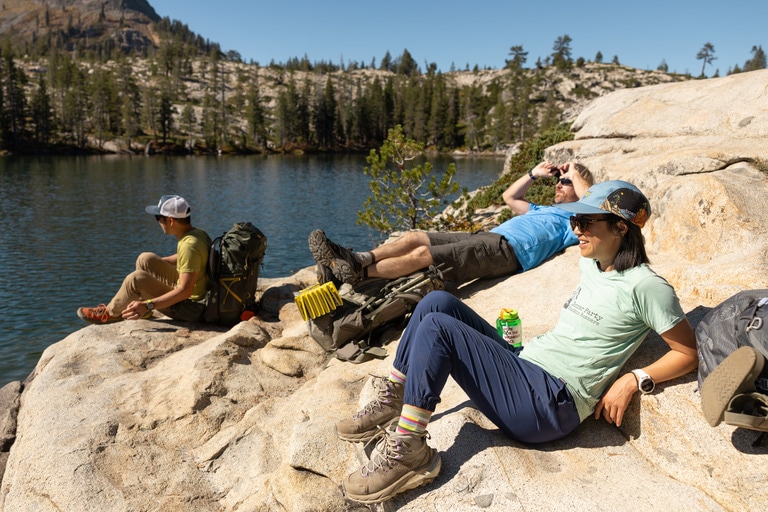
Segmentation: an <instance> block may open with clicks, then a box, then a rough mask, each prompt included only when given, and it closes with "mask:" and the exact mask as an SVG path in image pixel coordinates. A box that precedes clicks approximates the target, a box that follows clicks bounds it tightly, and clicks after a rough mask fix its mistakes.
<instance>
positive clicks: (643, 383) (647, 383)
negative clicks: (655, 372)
mask: <svg viewBox="0 0 768 512" xmlns="http://www.w3.org/2000/svg"><path fill="white" fill-rule="evenodd" d="M632 373H633V374H634V376H635V378H636V379H637V389H639V390H640V392H641V393H642V394H644V395H647V394H648V393H652V392H653V390H654V389H655V388H656V383H655V382H653V378H652V377H651V376H650V375H648V374H647V373H645V372H644V371H643V370H639V369H638V370H632Z"/></svg>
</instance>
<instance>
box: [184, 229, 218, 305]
mask: <svg viewBox="0 0 768 512" xmlns="http://www.w3.org/2000/svg"><path fill="white" fill-rule="evenodd" d="M210 247H211V237H209V236H208V233H206V232H205V231H203V230H202V229H198V228H194V229H192V230H190V231H189V232H188V233H187V234H185V235H184V236H183V237H181V239H180V240H179V242H178V243H177V244H176V271H177V272H178V273H179V274H184V273H187V272H197V280H196V281H195V287H194V288H193V289H192V296H191V297H190V298H189V300H192V301H200V300H202V299H204V298H205V292H206V289H207V287H208V276H207V274H206V265H208V251H209V249H210Z"/></svg>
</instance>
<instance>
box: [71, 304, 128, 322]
mask: <svg viewBox="0 0 768 512" xmlns="http://www.w3.org/2000/svg"><path fill="white" fill-rule="evenodd" d="M77 316H79V317H80V318H82V319H83V320H85V321H86V322H90V323H92V324H111V323H113V322H120V321H122V319H123V317H122V316H110V315H109V312H108V311H107V306H106V304H99V305H98V306H96V307H95V308H77Z"/></svg>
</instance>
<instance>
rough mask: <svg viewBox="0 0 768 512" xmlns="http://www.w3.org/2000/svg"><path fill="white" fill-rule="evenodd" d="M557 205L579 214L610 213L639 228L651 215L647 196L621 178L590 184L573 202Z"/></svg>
mask: <svg viewBox="0 0 768 512" xmlns="http://www.w3.org/2000/svg"><path fill="white" fill-rule="evenodd" d="M557 207H558V208H562V209H563V210H565V211H569V212H573V213H581V214H605V213H612V214H614V215H618V216H619V217H621V218H622V219H624V220H626V221H629V222H631V223H632V224H635V225H637V226H639V227H641V228H642V227H643V226H645V223H646V221H647V220H648V218H649V217H650V216H651V203H650V202H649V201H648V198H647V197H645V195H643V193H642V192H640V189H638V188H637V187H636V186H634V185H633V184H631V183H628V182H626V181H621V180H610V181H604V182H602V183H598V184H596V185H592V186H591V187H589V189H587V191H586V192H584V195H583V196H582V197H581V199H579V200H578V201H576V202H575V203H561V204H558V205H557Z"/></svg>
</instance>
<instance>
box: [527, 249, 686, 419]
mask: <svg viewBox="0 0 768 512" xmlns="http://www.w3.org/2000/svg"><path fill="white" fill-rule="evenodd" d="M579 270H580V271H581V281H580V282H579V286H578V287H577V288H576V291H575V292H574V293H573V295H572V296H571V298H570V299H568V300H567V301H566V302H565V304H564V305H563V309H562V311H561V312H560V319H559V320H558V322H557V325H555V328H554V329H552V330H551V331H549V332H547V333H545V334H542V335H541V336H538V337H536V338H534V339H532V340H531V341H530V342H529V343H527V344H526V345H525V348H524V349H523V351H522V352H521V353H520V357H521V358H523V359H525V360H528V361H531V362H532V363H535V364H537V365H538V366H540V367H542V368H543V369H544V370H546V371H547V372H548V373H549V374H550V375H552V376H554V377H558V378H560V379H562V380H563V381H565V383H566V384H567V386H568V389H569V390H570V392H571V394H572V395H573V397H574V399H575V401H576V407H577V409H578V411H579V417H580V418H581V420H582V421H583V420H584V419H585V418H587V417H588V416H590V415H591V414H592V413H593V411H594V408H595V405H597V402H598V400H599V399H600V397H601V396H602V394H603V392H604V391H605V390H606V389H607V388H608V387H609V386H610V385H611V384H612V383H613V381H614V380H616V378H617V377H618V375H619V372H620V371H621V368H622V366H624V363H625V362H626V361H627V359H629V357H630V356H631V355H632V354H633V353H634V352H635V350H636V349H637V348H638V347H639V346H640V343H642V341H643V339H645V336H646V335H647V334H648V332H649V331H650V330H651V329H653V330H654V331H656V332H657V333H659V334H661V333H664V332H666V331H668V330H669V329H671V328H672V327H674V326H675V325H677V323H678V322H680V321H681V320H683V318H685V313H684V312H683V310H682V308H681V307H680V301H679V300H678V298H677V295H676V294H675V290H674V289H673V288H672V286H671V285H670V284H669V283H668V282H667V281H666V280H665V279H664V278H663V277H661V276H659V275H657V274H656V273H655V272H654V271H653V270H651V269H650V268H649V267H648V266H647V265H641V266H638V267H634V268H632V269H629V270H626V271H624V272H616V271H611V272H601V271H600V270H599V269H598V268H597V263H596V261H595V260H593V259H590V258H581V260H580V261H579Z"/></svg>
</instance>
